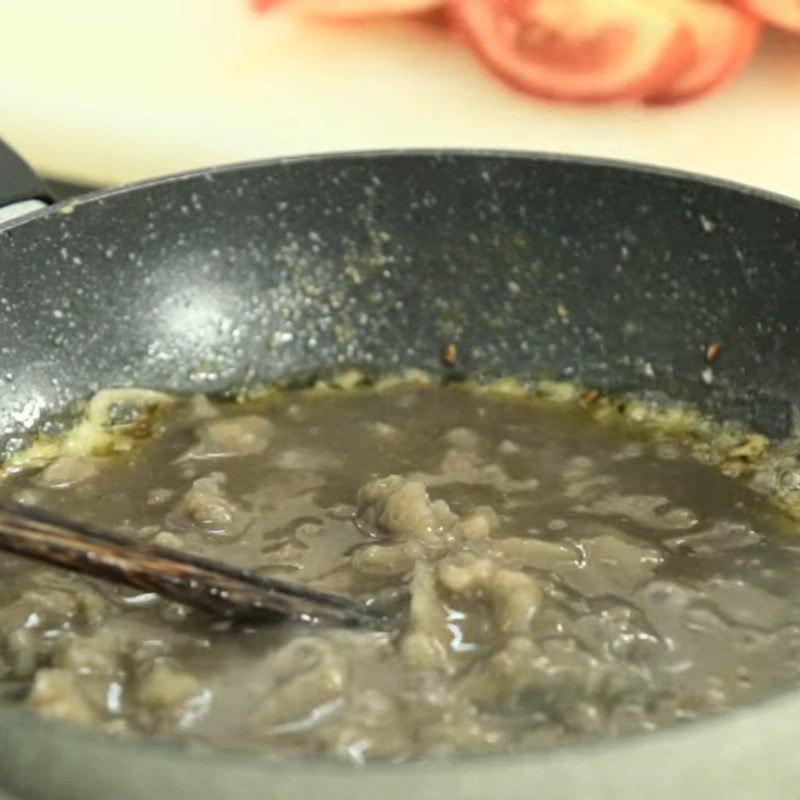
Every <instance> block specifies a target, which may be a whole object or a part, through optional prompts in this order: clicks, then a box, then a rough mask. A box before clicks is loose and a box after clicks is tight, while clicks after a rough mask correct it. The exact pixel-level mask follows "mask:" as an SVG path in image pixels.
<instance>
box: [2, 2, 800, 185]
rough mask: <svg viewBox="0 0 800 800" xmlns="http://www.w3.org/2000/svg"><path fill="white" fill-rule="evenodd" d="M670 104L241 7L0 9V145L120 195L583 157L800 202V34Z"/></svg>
mask: <svg viewBox="0 0 800 800" xmlns="http://www.w3.org/2000/svg"><path fill="white" fill-rule="evenodd" d="M767 44H768V46H767V47H765V48H763V49H762V52H761V53H760V55H759V57H758V60H757V63H756V64H755V65H754V66H753V67H751V69H750V70H748V72H747V73H746V74H745V75H743V76H742V77H741V78H740V79H738V80H737V81H736V82H735V83H734V84H733V85H731V86H729V87H727V88H726V89H725V90H724V91H723V92H722V93H720V94H718V95H715V96H713V97H711V98H708V99H706V100H703V101H701V102H698V103H694V104H692V105H688V106H681V107H677V108H669V109H641V108H609V107H563V106H553V105H549V104H546V103H540V102H536V101H532V100H529V99H528V98H525V97H522V96H519V95H517V94H515V93H513V92H511V91H509V90H507V89H505V88H504V87H503V86H501V85H499V84H498V83H496V82H495V81H494V80H493V79H491V78H489V77H488V76H487V75H486V74H485V73H484V71H483V69H482V68H481V67H480V66H479V65H478V64H477V63H475V62H474V61H473V59H472V58H471V57H470V56H469V55H468V54H467V53H466V52H464V51H463V50H462V48H461V47H460V46H458V45H457V44H456V43H455V42H453V41H451V40H449V39H448V38H446V37H444V36H442V35H440V34H439V33H437V32H435V31H433V30H429V31H427V32H426V33H424V32H421V31H420V29H419V28H417V27H416V26H412V25H409V24H407V23H391V24H380V25H375V26H323V27H320V26H307V25H306V26H303V25H301V24H298V23H297V22H296V21H293V20H290V19H287V18H282V17H280V16H272V17H269V18H266V17H254V16H252V15H251V14H249V12H248V10H247V6H246V3H245V1H244V0H135V2H132V3H126V4H118V3H113V2H108V0H25V2H18V1H16V0H0V135H2V136H4V137H6V138H8V139H9V140H10V141H12V142H13V143H14V144H15V145H16V146H17V147H18V148H19V149H20V150H22V151H23V152H24V153H25V154H26V155H27V156H28V157H29V158H30V159H31V160H32V161H33V162H34V163H35V165H36V166H37V167H39V168H40V169H42V170H45V171H47V172H48V173H50V174H53V175H56V176H60V177H63V178H67V179H73V180H77V181H86V182H93V183H112V182H120V181H127V180H132V179H137V178H142V177H147V176H153V175H157V174H161V173H166V172H171V171H176V170H183V169H188V168H192V167H197V166H203V165H207V164H213V163H221V162H230V161H240V160H246V159H254V158H262V157H268V156H274V155H284V154H291V153H302V152H319V151H326V150H347V149H359V148H387V147H426V146H460V147H499V148H522V149H534V150H547V151H561V152H569V153H587V154H593V155H603V156H611V157H616V158H624V159H629V160H634V161H643V162H651V163H656V164H663V165H669V166H676V167H681V168H685V169H690V170H695V171H700V172H704V173H708V174H713V175H719V176H724V177H727V178H731V179H735V180H739V181H744V182H747V183H751V184H754V185H758V186H762V187H766V188H770V189H774V190H776V191H779V192H783V193H786V194H791V195H794V196H797V197H800V145H799V144H798V140H799V139H800V40H792V39H790V38H789V37H781V36H772V37H771V38H770V39H769V41H768V43H767Z"/></svg>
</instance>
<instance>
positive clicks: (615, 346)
mask: <svg viewBox="0 0 800 800" xmlns="http://www.w3.org/2000/svg"><path fill="white" fill-rule="evenodd" d="M798 290H800V212H798V209H797V208H795V207H792V206H790V205H789V204H787V203H781V202H778V201H776V200H775V199H773V198H770V197H766V196H764V195H760V194H756V193H753V192H748V191H747V190H742V189H738V188H731V187H723V186H720V185H712V184H708V183H701V182H697V181H695V180H691V179H688V178H685V177H679V176H674V175H669V174H664V173H659V172H651V171H642V170H637V169H631V168H625V167H619V166H616V165H609V164H603V163H591V162H580V161H576V160H571V159H561V158H551V157H531V156H526V155H485V154H459V153H452V154H444V155H436V154H384V155H366V156H365V155H353V156H335V157H328V158H307V159H296V160H284V161H273V162H267V163H262V164H255V165H249V166H238V167H231V168H223V169H216V170H211V171H206V172H201V173H196V174H190V175H186V176H180V177H177V178H173V179H168V180H166V181H157V182H154V183H149V184H144V185H142V186H139V187H137V188H136V189H135V190H133V191H129V190H122V191H119V190H117V191H111V192H106V193H100V194H96V195H92V196H90V197H88V198H87V199H83V200H80V201H79V202H67V203H65V204H61V205H58V206H55V207H54V208H52V209H50V210H48V211H45V212H43V213H40V214H38V215H35V216H34V217H32V218H29V219H27V220H26V221H24V222H23V223H21V224H12V225H9V226H6V227H2V228H0V313H2V319H3V333H2V342H1V343H0V380H2V381H3V382H4V387H5V391H3V392H2V394H0V428H1V429H2V430H3V431H5V432H9V431H10V430H13V429H19V428H20V427H27V426H30V425H31V424H32V423H34V422H35V421H36V419H37V418H38V417H39V416H40V415H41V414H42V413H43V412H46V411H49V410H51V409H53V408H55V407H59V406H63V405H64V403H65V402H66V401H67V400H69V399H71V398H74V397H76V396H83V395H87V394H88V393H90V392H92V391H93V390H95V389H97V388H99V387H101V386H108V385H121V384H136V385H145V386H155V387H160V388H167V389H170V390H177V391H193V390H202V391H214V390H219V389H223V388H225V387H229V386H230V385H231V384H238V383H241V382H243V381H247V382H252V381H262V380H268V379H271V378H274V377H276V376H282V375H285V374H287V373H298V372H305V371H309V370H314V369H317V368H319V367H322V366H325V365H331V364H344V363H355V364H361V365H363V364H377V365H380V366H384V367H385V366H393V365H398V364H402V365H414V366H422V367H428V368H431V367H436V366H437V365H438V363H439V354H440V351H441V348H442V345H443V344H446V343H448V342H451V341H453V342H457V344H458V352H459V358H460V366H462V367H466V368H470V367H480V368H494V369H498V370H501V371H504V372H508V371H511V372H519V371H526V370H531V369H537V370H545V371H550V372H552V373H555V374H557V375H559V376H562V377H569V376H579V377H581V378H582V379H583V380H585V381H586V382H587V383H590V384H598V385H600V386H603V387H606V386H611V387H614V388H625V387H628V386H641V387H644V388H653V389H665V390H667V391H668V392H670V394H672V395H677V396H688V397H690V398H692V399H693V400H696V401H700V402H703V403H705V402H707V401H708V402H712V401H719V400H725V401H728V404H730V401H734V402H735V403H736V404H737V405H738V406H740V408H739V409H738V410H739V413H740V414H742V415H743V416H748V417H750V418H751V419H752V420H754V421H755V422H756V423H760V424H761V425H762V426H766V427H767V428H769V429H777V430H778V431H780V430H781V429H782V428H783V427H785V424H786V422H787V418H788V415H789V413H790V412H789V406H788V405H787V403H786V400H787V399H788V398H790V397H791V396H793V395H796V393H797V390H798V388H800V369H798V363H799V362H800V316H798V314H797V300H798V297H800V291H798ZM712 341H717V342H721V343H722V344H723V347H724V351H723V354H722V356H721V357H720V358H719V359H718V361H717V362H716V363H715V364H714V366H713V368H712V369H713V372H712V373H711V374H709V373H706V375H705V378H704V376H703V370H704V368H705V367H706V364H705V363H704V361H703V351H704V350H705V348H706V347H707V345H708V344H709V343H710V342H712ZM709 379H710V380H711V385H710V386H709V385H708V383H707V381H708V380H709Z"/></svg>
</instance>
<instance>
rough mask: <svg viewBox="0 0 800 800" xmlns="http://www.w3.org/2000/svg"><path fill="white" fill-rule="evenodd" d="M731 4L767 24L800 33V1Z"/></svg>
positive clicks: (755, 0) (738, 0) (748, 0)
mask: <svg viewBox="0 0 800 800" xmlns="http://www.w3.org/2000/svg"><path fill="white" fill-rule="evenodd" d="M731 2H732V3H733V4H734V5H736V6H739V8H741V9H742V10H743V11H747V12H749V13H750V14H755V15H756V16H757V17H760V18H761V19H763V20H764V21H765V22H770V23H772V24H773V25H778V26H779V27H781V28H786V30H789V31H796V32H800V0H731Z"/></svg>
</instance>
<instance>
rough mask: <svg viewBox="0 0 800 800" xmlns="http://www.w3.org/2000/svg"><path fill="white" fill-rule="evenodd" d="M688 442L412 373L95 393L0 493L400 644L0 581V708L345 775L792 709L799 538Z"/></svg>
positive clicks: (682, 423)
mask: <svg viewBox="0 0 800 800" xmlns="http://www.w3.org/2000/svg"><path fill="white" fill-rule="evenodd" d="M343 387H344V388H343ZM704 425H706V423H704V422H703V421H702V420H701V418H700V417H699V416H697V415H696V414H693V413H692V412H690V411H686V410H683V409H674V408H673V409H664V410H658V409H655V408H650V407H649V406H647V405H645V404H635V403H629V404H621V403H612V402H610V401H605V400H603V399H602V398H599V399H598V397H597V393H596V392H589V393H584V394H583V395H581V396H579V395H578V393H577V390H576V389H574V388H573V387H570V386H565V385H558V384H541V385H540V387H539V389H538V391H536V392H528V391H526V390H524V389H523V388H522V387H521V385H520V384H516V383H514V382H510V381H506V382H502V383H499V384H493V385H489V386H479V385H477V384H469V383H464V384H457V385H453V384H451V385H448V386H441V385H434V383H432V382H430V381H428V380H427V379H424V378H423V377H422V376H412V377H411V378H409V379H407V380H395V381H388V380H387V381H383V382H379V383H378V384H377V385H371V386H362V385H359V386H352V387H351V386H350V385H349V382H348V381H340V382H339V384H337V385H334V384H330V383H328V384H323V385H318V386H316V387H314V388H310V389H302V390H301V389H292V390H272V391H265V392H263V393H262V395H261V396H260V397H253V398H251V399H240V400H239V401H237V402H233V401H220V402H215V401H211V400H209V399H208V398H206V397H202V396H196V397H192V398H183V399H179V398H169V397H166V396H163V395H156V394H154V393H149V392H127V391H123V390H116V391H110V392H103V393H100V395H98V396H96V397H95V399H94V400H93V401H92V402H91V403H90V404H89V406H88V409H87V411H86V414H85V417H84V419H83V422H82V423H81V424H80V425H78V427H77V428H75V429H73V430H72V431H71V432H69V433H67V434H60V435H58V436H53V437H50V438H49V439H48V438H46V437H41V438H40V439H39V440H38V441H37V442H36V444H34V446H33V447H32V448H31V449H29V450H28V451H27V452H25V453H22V454H20V455H18V456H16V457H14V456H12V457H11V458H10V460H9V462H8V466H7V468H6V475H5V479H4V481H3V482H2V484H0V496H2V497H3V498H4V499H7V500H15V501H17V502H22V503H28V504H33V505H36V506H41V507H43V508H47V509H51V510H55V511H57V512H59V513H61V514H66V515H69V516H70V517H73V518H76V519H84V520H91V521H93V522H94V523H96V524H98V525H102V526H107V527H108V528H110V529H113V530H117V531H121V532H123V533H125V534H126V535H129V536H131V537H135V538H137V539H144V540H149V541H153V542H156V543H160V544H164V545H167V546H169V547H173V548H179V549H183V550H186V551H188V552H192V553H197V554H202V555H205V556H208V557H211V558H214V559H217V560H220V561H224V562H227V563H230V564H235V565H239V566H243V567H247V568H250V569H252V570H255V571H257V572H259V573H261V574H264V575H269V576H277V577H281V578H285V579H289V580H293V581H298V582H301V583H304V584H308V585H310V586H313V587H317V588H320V589H325V590H327V591H330V592H336V593H340V594H342V595H345V596H349V597H354V598H358V599H361V600H363V601H364V602H367V603H371V604H376V603H378V604H381V606H382V607H386V608H397V609H402V608H405V609H406V615H405V623H404V625H403V626H402V628H401V630H399V631H398V632H397V633H396V634H387V633H376V632H360V631H346V630H336V629H330V628H323V629H317V628H309V629H301V628H291V627H272V628H269V627H267V628H264V627H262V628H252V629H251V628H246V627H241V626H232V625H231V624H230V623H224V622H219V621H215V620H212V619H210V618H208V617H206V616H204V615H203V614H201V613H197V612H192V611H189V610H188V609H187V608H185V607H183V606H180V605H178V604H176V603H173V602H170V601H166V600H164V599H162V598H160V597H159V596H157V595H154V594H149V593H142V592H138V593H137V592H135V591H132V590H128V589H121V588H118V587H114V586H111V585H109V584H105V583H103V582H102V581H99V580H95V579H90V578H86V577H82V576H78V575H73V574H68V573H66V572H62V571H60V570H57V569H55V568H49V567H43V566H40V565H38V564H34V563H31V562H26V561H24V560H22V559H19V558H16V557H12V556H0V576H1V579H0V644H1V645H2V650H1V652H2V660H1V661H0V669H1V672H0V688H1V689H2V693H3V695H4V696H5V697H6V698H7V699H9V700H14V701H18V702H20V703H24V704H26V705H27V706H29V707H30V708H32V709H34V710H35V711H37V712H39V713H40V714H43V715H47V716H49V717H55V718H58V719H61V720H66V721H69V722H73V723H81V724H87V725H93V726H97V727H100V728H102V729H103V730H105V731H108V732H112V733H115V734H120V735H140V736H149V737H164V736H170V737H180V738H185V739H190V740H194V741H200V742H204V743H209V744H212V745H215V746H217V747H223V748H242V747H246V748H259V749H263V750H264V751H266V752H269V753H272V754H277V755H281V754H284V755H285V754H292V753H297V754H313V753H330V754H335V755H337V756H341V757H343V758H346V759H350V760H352V761H354V762H359V763H360V762H363V761H365V760H373V759H384V760H387V759H388V760H394V761H397V760H404V759H409V758H414V757H419V756H439V755H445V754H450V753H464V752H483V751H497V750H520V749H535V748H550V747H554V746H559V745H563V744H565V743H569V742H572V741H576V740H584V739H587V738H589V737H601V736H617V735H622V734H628V733H633V732H641V731H650V730H653V729H657V728H661V727H663V726H667V725H672V724H675V723H678V722H685V721H687V720H693V719H696V718H698V717H702V716H703V715H707V714H711V713H715V712H719V711H722V710H723V709H727V708H729V707H732V706H737V705H740V704H743V703H747V702H752V701H755V700H758V699H760V698H764V697H767V696H769V695H771V694H774V693H776V692H777V691H780V690H785V689H788V688H791V687H794V686H796V685H797V684H798V677H799V675H800V540H798V539H797V538H796V534H795V525H794V523H793V521H792V520H791V517H790V515H789V514H787V513H785V512H784V510H781V509H780V508H779V507H778V505H777V504H776V503H775V502H773V499H772V498H770V497H768V496H766V495H765V494H763V493H761V494H760V493H757V492H756V491H754V490H753V488H751V486H750V483H752V480H750V481H747V480H745V479H744V478H745V477H750V478H751V479H752V477H753V476H754V475H755V476H756V478H758V475H759V473H758V468H757V462H758V461H759V459H761V458H763V457H765V456H764V453H765V452H766V449H767V443H766V440H764V439H762V438H761V437H759V436H755V435H746V434H744V433H741V432H736V431H735V430H734V429H732V428H731V429H729V428H726V427H725V426H716V427H715V426H711V425H710V424H708V425H706V427H705V428H703V426H704ZM698 431H702V433H701V434H699V433H698ZM764 475H766V472H762V474H761V477H760V480H761V483H762V484H764V483H765V482H768V481H766V479H765V478H764ZM773 488H774V487H773Z"/></svg>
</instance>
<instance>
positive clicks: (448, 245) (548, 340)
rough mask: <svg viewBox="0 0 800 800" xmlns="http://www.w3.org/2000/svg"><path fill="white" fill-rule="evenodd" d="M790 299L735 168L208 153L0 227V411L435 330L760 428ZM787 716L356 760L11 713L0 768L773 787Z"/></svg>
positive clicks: (423, 347)
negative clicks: (208, 160) (154, 736)
mask: <svg viewBox="0 0 800 800" xmlns="http://www.w3.org/2000/svg"><path fill="white" fill-rule="evenodd" d="M799 300H800V209H799V208H798V207H797V206H795V205H793V204H792V203H790V202H789V201H785V200H782V199H780V198H775V197H770V196H768V195H765V194H761V193H757V192H753V191H750V190H747V189H742V188H738V187H731V186H728V185H722V184H717V183H712V182H703V181H698V180H695V179H692V178H691V177H687V176H680V175H675V174H673V173H664V172H658V171H651V170H642V169H637V168H631V167H624V166H619V165H613V164H607V163H600V162H590V161H581V160H577V159H565V158H559V157H542V156H529V155H503V154H480V153H445V154H430V153H428V154H425V153H419V154H371V155H369V154H368V155H352V156H335V157H327V158H306V159H294V160H288V161H273V162H266V163H261V164H254V165H246V166H237V167H231V168H223V169H216V170H210V171H206V172H201V173H196V174H190V175H185V176H178V177H176V178H172V179H167V180H164V181H156V182H153V183H148V184H143V185H141V186H138V187H134V188H133V189H123V190H116V191H111V192H104V193H100V194H96V195H92V196H90V197H88V198H85V199H82V200H80V201H78V202H73V203H70V202H68V203H65V204H61V205H58V206H55V207H53V208H52V209H50V210H47V211H45V212H41V213H37V214H34V215H32V216H31V217H28V218H26V219H24V220H21V221H19V222H17V223H13V224H8V225H5V226H2V227H0V318H1V319H2V325H3V327H2V335H1V336H0V380H2V381H3V382H4V383H3V384H2V391H0V429H2V432H3V433H4V434H5V435H6V436H7V435H8V434H13V433H15V432H18V431H21V430H24V429H27V428H30V427H31V426H32V425H34V424H35V423H36V421H37V420H38V419H40V418H41V417H43V416H47V415H48V414H50V413H52V412H53V411H55V410H57V409H58V408H60V407H63V406H64V405H65V404H66V403H67V402H68V401H70V400H72V399H74V398H76V397H83V396H86V395H88V394H89V393H91V392H92V391H94V390H95V389H98V388H100V387H102V386H109V385H120V384H128V385H140V386H150V387H157V388H164V389H168V390H174V391H194V390H202V391H215V390H222V389H225V388H226V387H229V386H231V385H237V384H239V385H240V384H241V383H243V382H254V381H263V380H269V379H271V378H275V377H279V376H284V375H287V374H297V373H307V372H309V371H314V370H317V369H320V368H325V367H330V366H331V365H335V364H338V365H344V364H347V363H352V364H359V365H370V364H372V365H376V366H380V367H391V366H395V365H411V366H421V367H426V368H429V369H430V368H437V366H438V364H439V357H440V352H441V348H442V346H443V345H445V344H448V343H450V342H455V343H457V345H458V347H457V349H458V355H459V366H460V367H463V368H467V369H469V368H481V369H491V370H496V371H500V372H507V373H508V372H511V373H519V372H527V371H531V370H535V371H546V372H550V373H551V374H555V375H558V376H561V377H580V378H582V379H583V380H584V381H585V382H586V383H589V384H595V385H599V386H601V387H608V388H614V389H626V388H633V387H636V388H645V389H648V388H649V389H653V390H664V391H667V392H668V393H669V394H670V395H672V396H674V397H685V398H689V399H691V400H693V401H696V402H699V403H700V404H702V405H704V406H705V407H707V408H711V409H717V410H722V411H724V412H725V413H728V414H735V415H737V416H739V417H740V418H743V419H745V420H747V421H749V422H751V423H754V424H756V425H758V426H760V427H762V428H763V429H765V430H767V431H768V432H770V433H775V434H783V433H785V432H786V431H787V430H788V428H789V426H790V425H791V423H792V406H793V400H794V398H796V397H797V394H798V389H800V368H799V367H800V363H799V362H800V315H798V311H797V309H798V301H799ZM713 342H718V343H721V344H722V346H723V349H722V351H721V355H720V356H719V357H718V358H717V359H715V360H714V363H713V364H712V365H709V364H707V363H706V362H705V361H704V353H705V352H706V350H707V348H708V346H709V345H710V344H711V343H713ZM798 719H800V696H799V695H797V694H796V693H794V694H790V695H786V696H784V697H782V698H780V699H778V700H775V701H770V702H768V703H763V704H761V705H759V706H757V707H752V708H748V709H744V710H739V711H735V712H731V713H729V714H725V715H721V716H719V717H715V718H712V719H709V720H706V721H703V722H699V723H694V724H692V725H688V726H687V727H686V728H681V729H671V730H669V731H665V732H663V733H660V734H655V735H652V736H639V737H634V738H631V739H625V740H619V741H614V742H606V743H601V744H597V745H592V746H582V747H574V748H566V749H564V750H560V751H558V752H556V753H539V754H531V755H529V756H516V757H513V758H509V757H497V756H494V757H487V758H480V759H466V760H459V761H442V762H436V763H431V764H413V765H404V766H400V767H391V766H385V765H375V766H371V767H368V768H366V769H364V770H362V771H359V772H358V773H356V772H355V771H354V770H352V769H351V768H349V767H347V766H344V765H341V764H336V763H330V762H326V761H323V760H314V761H311V762H295V761H289V762H285V763H279V764H271V763H269V762H268V761H266V760H265V759H264V758H263V757H261V756H247V755H241V754H239V755H232V754H227V755H226V754H212V755H209V754H199V755H198V754H197V753H192V752H185V751H183V750H181V749H180V748H179V747H177V746H176V745H174V744H164V743H156V742H144V743H142V742H127V743H126V742H118V741H114V740H111V739H108V738H106V737H104V736H103V735H101V734H98V733H96V732H94V731H83V730H80V731H78V730H73V729H70V728H68V727H66V726H63V725H61V724H59V723H51V722H47V721H45V720H41V719H38V718H34V717H33V716H32V715H31V714H29V713H28V712H26V711H25V710H23V709H19V708H12V707H9V708H4V709H2V711H0V785H3V786H6V787H7V788H11V789H13V790H14V791H15V792H16V793H17V794H18V796H20V797H28V798H41V799H42V800H56V799H57V800H78V798H80V800H87V799H88V800H101V799H102V800H106V799H107V798H109V797H113V798H115V800H144V798H148V800H153V798H160V797H192V798H195V800H211V798H229V797H230V798H233V797H235V798H236V800H255V799H256V798H259V800H261V799H262V798H268V799H269V800H289V799H290V798H291V800H297V798H302V797H325V798H326V800H344V799H345V798H347V799H348V800H374V798H375V797H380V798H381V800H401V798H403V800H405V798H408V797H414V798H416V799H417V800H434V798H436V800H439V799H440V798H442V797H454V798H458V800H485V799H486V798H489V797H492V798H495V799H496V800H512V799H513V798H520V797H534V796H535V797H536V798H537V799H538V800H550V798H563V797H569V798H571V800H633V798H636V799H637V800H639V798H641V796H642V792H643V791H644V792H645V793H646V794H647V796H648V797H649V798H651V800H667V798H670V800H672V798H674V797H681V798H684V800H701V798H702V799H703V800H706V798H709V797H726V798H729V799H731V800H734V799H736V798H754V799H755V798H758V800H771V799H772V798H776V799H777V798H780V799H781V800H785V798H788V797H793V796H797V794H796V793H797V786H798V785H800V762H798V760H797V758H796V752H797V746H796V742H797V731H798V722H797V720H798Z"/></svg>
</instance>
